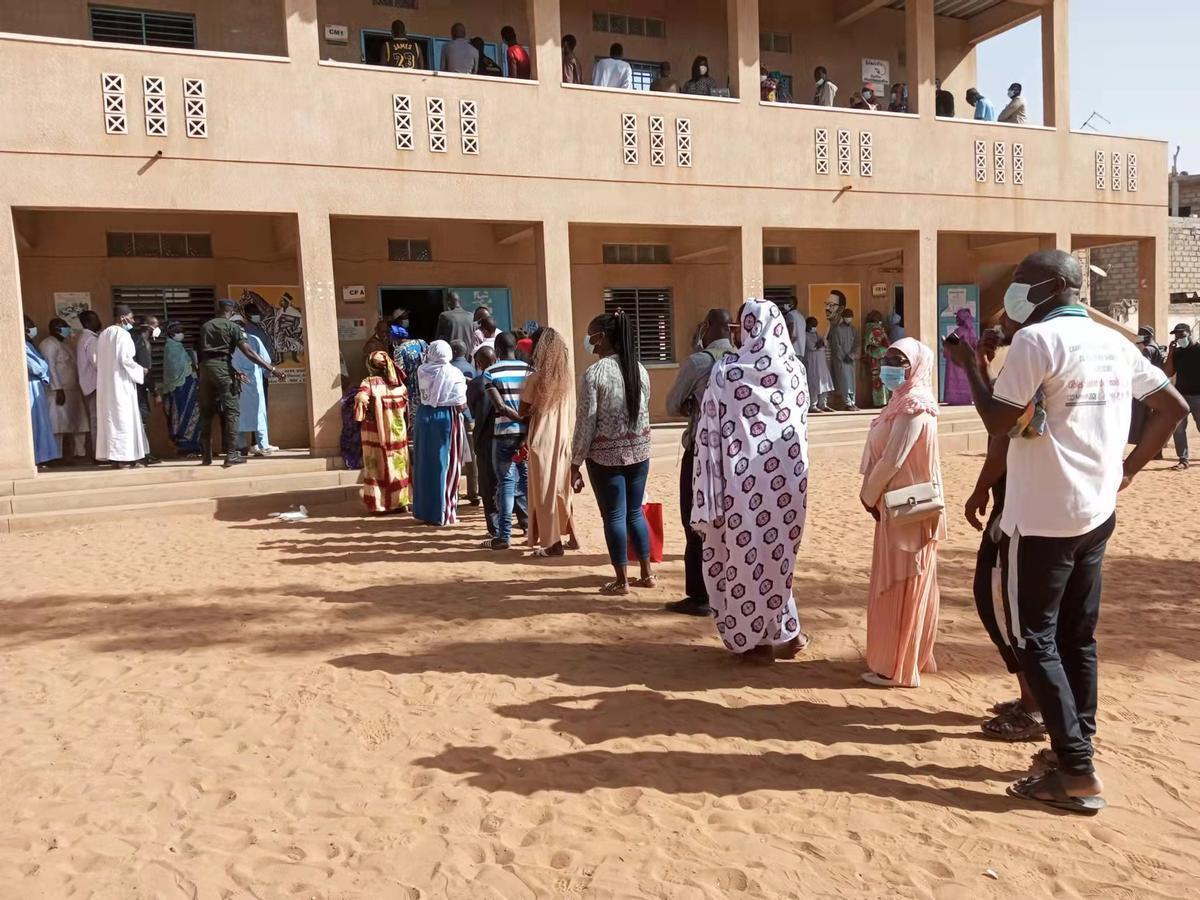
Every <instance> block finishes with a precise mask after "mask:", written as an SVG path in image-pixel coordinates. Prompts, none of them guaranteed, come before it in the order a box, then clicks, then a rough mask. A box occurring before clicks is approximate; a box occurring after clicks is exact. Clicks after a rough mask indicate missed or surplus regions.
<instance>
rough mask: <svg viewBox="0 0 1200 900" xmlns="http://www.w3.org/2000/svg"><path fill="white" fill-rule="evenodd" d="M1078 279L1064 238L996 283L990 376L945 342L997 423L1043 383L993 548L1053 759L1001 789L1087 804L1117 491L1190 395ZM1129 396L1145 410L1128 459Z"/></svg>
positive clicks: (1017, 412)
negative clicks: (998, 338) (997, 338)
mask: <svg viewBox="0 0 1200 900" xmlns="http://www.w3.org/2000/svg"><path fill="white" fill-rule="evenodd" d="M1082 281H1083V273H1082V270H1081V269H1080V267H1079V261H1078V260H1076V259H1075V257H1073V256H1071V254H1069V253H1064V252H1062V251H1060V250H1048V251H1042V252H1039V253H1035V254H1033V255H1031V256H1028V257H1026V258H1025V260H1024V261H1023V262H1022V263H1021V265H1020V266H1018V267H1017V271H1016V274H1015V276H1014V281H1013V284H1012V285H1011V286H1010V287H1009V289H1008V292H1007V293H1006V294H1005V296H1004V311H1005V316H1006V321H1005V330H1006V332H1007V333H1008V334H1010V335H1014V336H1013V337H1012V347H1011V349H1010V350H1009V353H1008V358H1007V359H1006V360H1005V363H1004V369H1003V371H1002V372H1001V373H1000V377H999V378H998V379H997V380H996V383H995V386H994V388H992V387H989V386H988V384H987V382H986V380H985V379H984V378H983V377H982V375H981V373H980V369H979V364H978V361H977V360H976V357H975V353H974V351H973V350H972V349H971V348H970V347H969V346H967V345H966V344H964V343H958V344H951V345H950V347H951V355H952V357H953V359H954V361H955V362H957V363H958V364H959V365H960V366H962V367H963V368H965V369H966V370H967V375H968V377H969V379H970V382H971V393H972V396H973V398H974V400H975V406H976V409H978V411H979V414H980V417H981V418H982V419H983V422H984V424H985V425H986V426H987V429H988V431H989V432H990V433H991V434H993V435H1003V434H1007V433H1008V432H1009V430H1010V429H1011V428H1012V427H1013V426H1014V425H1015V424H1016V423H1017V420H1018V419H1019V418H1020V416H1021V414H1022V413H1023V412H1024V411H1025V408H1026V407H1027V406H1028V405H1029V403H1030V402H1031V401H1032V400H1033V398H1034V395H1035V394H1036V393H1038V391H1039V390H1040V391H1041V392H1042V394H1043V396H1044V401H1045V411H1046V430H1045V434H1044V435H1042V436H1041V437H1040V438H1038V439H1037V440H1030V441H1013V442H1012V443H1011V444H1010V445H1009V451H1008V490H1007V497H1006V499H1005V507H1004V516H1003V518H1002V519H1001V528H1002V529H1003V532H1004V538H1003V539H1002V541H1001V548H1000V553H1001V560H1002V568H1003V570H1004V571H1003V578H1004V595H1005V601H1006V603H1007V604H1008V608H1009V614H1010V616H1011V618H1012V624H1013V633H1014V635H1015V636H1016V638H1017V652H1018V656H1019V657H1020V659H1021V664H1022V667H1023V668H1024V671H1025V676H1026V678H1027V679H1028V681H1029V686H1030V689H1031V690H1032V692H1033V694H1034V697H1036V699H1037V701H1038V705H1039V706H1040V707H1041V710H1042V715H1043V717H1044V719H1045V723H1046V730H1047V731H1048V732H1049V733H1050V741H1051V746H1052V748H1053V756H1052V757H1050V759H1049V760H1047V761H1048V762H1050V763H1051V764H1052V767H1051V768H1050V769H1049V771H1045V772H1042V773H1040V774H1035V775H1031V776H1030V777H1028V778H1023V779H1021V780H1020V781H1018V782H1016V783H1015V784H1013V785H1011V786H1010V787H1009V789H1008V790H1009V793H1010V794H1012V795H1013V796H1016V797H1022V798H1024V799H1027V800H1033V801H1036V802H1040V803H1045V804H1048V805H1050V806H1053V807H1055V808H1058V809H1063V810H1067V811H1069V812H1076V813H1083V814H1089V815H1090V814H1095V813H1096V812H1099V811H1100V810H1101V809H1103V808H1104V806H1105V802H1104V800H1103V799H1102V798H1101V796H1100V795H1101V793H1102V792H1103V790H1104V785H1103V783H1102V782H1101V781H1100V778H1099V777H1098V776H1097V774H1096V769H1095V766H1094V765H1093V762H1092V755H1093V749H1092V737H1093V735H1094V734H1095V733H1096V690H1097V688H1096V685H1097V671H1098V668H1099V661H1098V657H1097V653H1096V638H1095V631H1096V624H1097V621H1098V620H1099V617H1100V594H1101V577H1100V576H1101V568H1102V566H1103V563H1104V552H1105V549H1106V548H1107V545H1108V539H1109V538H1110V537H1111V536H1112V534H1113V531H1114V530H1115V528H1116V508H1117V493H1118V492H1119V491H1121V490H1123V489H1124V488H1126V487H1128V486H1129V484H1130V482H1131V481H1132V480H1133V478H1134V476H1135V475H1137V473H1138V472H1140V471H1141V469H1142V467H1143V466H1145V465H1146V463H1147V462H1149V461H1150V460H1151V459H1152V458H1153V457H1154V456H1155V454H1156V453H1158V451H1159V450H1160V449H1162V446H1163V444H1164V443H1165V442H1166V440H1167V438H1169V437H1170V436H1171V433H1172V432H1173V431H1174V429H1175V425H1176V423H1177V422H1178V421H1179V420H1180V418H1182V417H1183V416H1184V415H1185V414H1186V413H1187V405H1186V404H1185V403H1184V401H1183V398H1182V397H1180V396H1179V394H1178V393H1177V392H1176V391H1175V389H1174V388H1173V387H1171V384H1170V382H1169V381H1168V380H1167V377H1166V375H1165V374H1164V373H1163V372H1162V371H1161V370H1159V369H1156V368H1155V367H1154V366H1152V365H1151V364H1150V363H1149V361H1148V360H1146V358H1145V357H1144V356H1142V354H1141V353H1139V352H1138V350H1137V348H1136V347H1135V346H1134V344H1133V343H1132V342H1130V341H1128V340H1126V339H1125V338H1124V337H1122V336H1121V335H1120V334H1119V333H1117V332H1116V331H1113V330H1112V329H1110V328H1107V327H1105V326H1103V325H1100V324H1098V323H1095V322H1093V321H1092V320H1091V317H1090V316H1089V315H1088V312H1087V309H1086V308H1085V307H1083V306H1081V305H1079V288H1080V285H1081V284H1082ZM1131 400H1140V401H1142V402H1143V403H1144V404H1146V406H1147V407H1148V408H1149V409H1150V410H1151V415H1150V419H1149V421H1148V422H1147V425H1146V428H1145V430H1144V432H1143V434H1142V440H1141V442H1140V443H1138V445H1137V446H1136V447H1135V448H1134V450H1133V452H1132V453H1131V454H1130V455H1129V457H1128V458H1126V459H1124V460H1123V459H1122V457H1123V456H1124V452H1125V444H1126V440H1127V438H1128V435H1129V418H1130V414H1131V408H1132V404H1131V402H1130V401H1131Z"/></svg>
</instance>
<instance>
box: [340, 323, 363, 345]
mask: <svg viewBox="0 0 1200 900" xmlns="http://www.w3.org/2000/svg"><path fill="white" fill-rule="evenodd" d="M337 325H338V340H339V341H365V340H366V339H367V320H366V319H342V318H339V319H338V320H337Z"/></svg>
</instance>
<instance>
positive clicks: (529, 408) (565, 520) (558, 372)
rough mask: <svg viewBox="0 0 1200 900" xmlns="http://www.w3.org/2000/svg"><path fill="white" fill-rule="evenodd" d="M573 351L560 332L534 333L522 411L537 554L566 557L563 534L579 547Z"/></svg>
mask: <svg viewBox="0 0 1200 900" xmlns="http://www.w3.org/2000/svg"><path fill="white" fill-rule="evenodd" d="M572 380H573V379H572V378H571V355H570V353H569V352H568V350H567V344H566V342H565V341H564V340H563V337H562V335H561V334H559V333H558V332H557V331H555V330H554V329H553V328H543V329H541V330H539V331H538V332H537V333H536V334H535V335H534V336H533V373H532V374H531V375H530V376H529V378H527V379H526V381H525V387H524V388H523V390H522V392H521V406H520V415H521V417H522V418H525V419H528V420H529V436H528V438H527V440H526V445H527V446H528V447H529V546H531V547H534V548H536V549H535V550H534V552H533V555H534V556H538V557H548V556H562V555H563V552H564V550H563V541H562V536H563V535H564V534H565V535H568V536H569V537H570V543H569V544H568V547H569V548H570V549H572V550H578V549H579V541H578V540H577V539H576V537H575V525H574V523H573V522H572V521H571V471H570V469H571V420H572V419H573V418H574V417H575V392H574V387H575V385H574V384H573V383H572Z"/></svg>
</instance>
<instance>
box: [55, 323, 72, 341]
mask: <svg viewBox="0 0 1200 900" xmlns="http://www.w3.org/2000/svg"><path fill="white" fill-rule="evenodd" d="M58 336H59V337H60V338H62V339H63V340H66V339H67V338H69V337H70V336H71V326H70V325H64V326H63V327H62V328H60V329H58Z"/></svg>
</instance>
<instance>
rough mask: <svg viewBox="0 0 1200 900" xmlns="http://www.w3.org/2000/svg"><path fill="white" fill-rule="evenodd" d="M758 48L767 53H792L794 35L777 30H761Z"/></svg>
mask: <svg viewBox="0 0 1200 900" xmlns="http://www.w3.org/2000/svg"><path fill="white" fill-rule="evenodd" d="M758 49H759V50H762V51H764V52H765V53H791V52H792V36H791V35H790V34H780V33H779V32H775V31H761V32H759V35H758Z"/></svg>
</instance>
